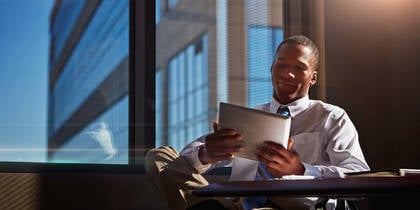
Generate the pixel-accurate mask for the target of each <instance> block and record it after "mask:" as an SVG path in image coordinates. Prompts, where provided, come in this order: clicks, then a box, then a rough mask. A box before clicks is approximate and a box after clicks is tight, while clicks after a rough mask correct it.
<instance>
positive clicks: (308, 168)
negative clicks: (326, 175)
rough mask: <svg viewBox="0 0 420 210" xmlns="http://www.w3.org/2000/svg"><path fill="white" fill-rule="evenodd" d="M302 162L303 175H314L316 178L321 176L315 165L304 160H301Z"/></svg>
mask: <svg viewBox="0 0 420 210" xmlns="http://www.w3.org/2000/svg"><path fill="white" fill-rule="evenodd" d="M302 164H303V166H304V167H305V173H304V174H303V175H305V176H314V177H317V178H318V177H321V171H320V170H319V169H318V168H317V167H315V166H313V165H310V164H308V163H304V162H302Z"/></svg>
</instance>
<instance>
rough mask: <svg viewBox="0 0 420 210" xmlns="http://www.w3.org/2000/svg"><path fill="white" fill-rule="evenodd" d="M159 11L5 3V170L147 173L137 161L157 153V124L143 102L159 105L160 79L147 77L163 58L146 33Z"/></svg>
mask: <svg viewBox="0 0 420 210" xmlns="http://www.w3.org/2000/svg"><path fill="white" fill-rule="evenodd" d="M154 6H155V5H154V2H153V4H151V3H150V2H143V1H142V2H140V1H132V0H102V1H86V0H46V1H42V2H36V3H35V2H32V1H25V4H22V3H21V2H20V1H18V2H16V1H11V0H10V1H9V0H7V1H1V2H0V13H1V16H2V18H0V19H1V20H0V26H1V27H2V28H3V29H4V31H5V33H4V35H2V36H1V37H0V44H1V46H2V47H1V48H0V55H1V57H0V68H1V69H2V71H1V73H0V89H1V90H2V91H0V97H1V98H2V99H3V100H8V102H7V103H2V104H1V105H0V113H1V116H2V118H1V119H0V139H1V140H0V149H1V151H2V152H1V153H0V168H1V170H3V169H6V170H12V169H13V170H18V171H34V170H38V169H41V170H43V169H46V170H48V169H50V168H51V169H54V168H55V167H57V168H56V169H58V170H66V169H70V170H72V169H77V170H96V171H107V170H108V171H109V170H113V169H118V170H120V171H125V170H132V169H140V168H141V167H142V164H143V160H142V158H137V157H143V155H144V151H145V150H144V148H146V147H149V148H150V147H151V146H147V141H145V140H144V139H146V136H147V137H150V136H151V137H152V138H153V139H154V132H153V130H154V127H155V126H154V115H153V116H151V114H149V113H151V112H152V111H151V110H152V109H153V108H154V104H152V103H149V104H150V106H147V105H145V104H144V101H153V102H154V98H155V95H154V89H155V87H154V84H155V81H154V79H155V75H150V74H149V73H148V72H151V71H145V69H148V68H150V64H149V63H148V62H149V61H150V60H152V61H153V60H154V55H150V53H146V49H151V46H149V45H150V44H149V43H154V36H151V35H148V34H147V33H146V31H154V25H153V24H154V23H155V20H154V19H150V18H147V19H146V18H145V17H146V16H147V15H149V13H150V14H152V17H154V15H155V12H154V8H155V7H154ZM150 8H152V10H150ZM17 11H18V12H17ZM130 11H136V12H134V14H135V15H132V16H130ZM146 13H147V14H146ZM149 16H150V15H149ZM148 21H149V22H152V23H153V24H150V23H149V22H148ZM132 25H136V26H138V27H134V28H131V29H130V26H132ZM145 25H147V26H145ZM151 25H153V27H150V28H148V29H146V28H147V27H149V26H151ZM134 34H136V35H137V36H133V35H134ZM135 46H140V47H135ZM141 46H144V47H141ZM150 63H154V62H150ZM146 66H148V67H146ZM152 67H153V66H152ZM144 78H148V79H144ZM152 84H153V86H152ZM130 113H135V114H130ZM153 113H154V112H153ZM150 122H152V123H150ZM149 128H153V130H150V129H149ZM137 148H142V149H137ZM23 163H28V164H25V165H23ZM37 163H39V164H37ZM43 163H48V164H43ZM9 164H11V165H9ZM105 164H106V165H107V167H105V168H104V167H103V165H105ZM39 165H42V167H38V166H39ZM64 165H65V167H62V166H64ZM3 166H4V167H3ZM10 166H12V167H10ZM15 166H16V167H17V168H15ZM19 166H22V168H19ZM27 166H29V167H27ZM96 166H98V167H96ZM137 166H140V167H137ZM141 170H143V169H142V168H141Z"/></svg>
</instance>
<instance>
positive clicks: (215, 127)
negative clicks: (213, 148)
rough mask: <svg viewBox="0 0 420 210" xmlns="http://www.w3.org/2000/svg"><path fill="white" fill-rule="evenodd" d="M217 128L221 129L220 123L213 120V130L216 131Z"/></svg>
mask: <svg viewBox="0 0 420 210" xmlns="http://www.w3.org/2000/svg"><path fill="white" fill-rule="evenodd" d="M217 130H219V123H218V122H213V131H214V132H216V131H217Z"/></svg>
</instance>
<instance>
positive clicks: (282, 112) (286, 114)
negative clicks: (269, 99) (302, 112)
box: [277, 106, 290, 117]
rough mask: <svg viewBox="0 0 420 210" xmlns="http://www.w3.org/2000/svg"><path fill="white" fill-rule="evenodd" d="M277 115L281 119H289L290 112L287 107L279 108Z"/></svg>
mask: <svg viewBox="0 0 420 210" xmlns="http://www.w3.org/2000/svg"><path fill="white" fill-rule="evenodd" d="M277 113H278V114H279V115H281V116H283V117H290V110H289V108H288V107H287V106H284V107H281V106H280V107H279V109H278V110H277Z"/></svg>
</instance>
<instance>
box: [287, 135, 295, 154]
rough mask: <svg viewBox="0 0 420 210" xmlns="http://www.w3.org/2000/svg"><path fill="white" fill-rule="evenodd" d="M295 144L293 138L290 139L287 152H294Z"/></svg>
mask: <svg viewBox="0 0 420 210" xmlns="http://www.w3.org/2000/svg"><path fill="white" fill-rule="evenodd" d="M293 143H294V140H293V139H292V138H289V140H288V141H287V150H289V151H290V150H292V148H293Z"/></svg>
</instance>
